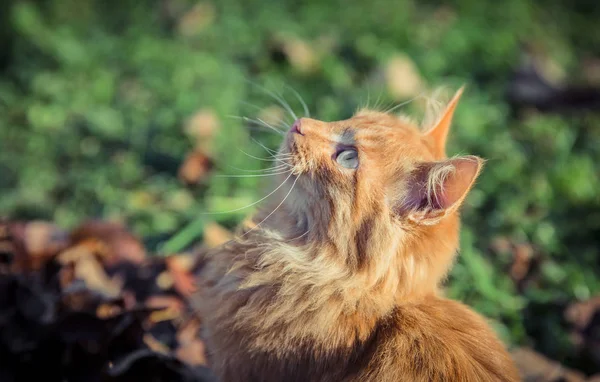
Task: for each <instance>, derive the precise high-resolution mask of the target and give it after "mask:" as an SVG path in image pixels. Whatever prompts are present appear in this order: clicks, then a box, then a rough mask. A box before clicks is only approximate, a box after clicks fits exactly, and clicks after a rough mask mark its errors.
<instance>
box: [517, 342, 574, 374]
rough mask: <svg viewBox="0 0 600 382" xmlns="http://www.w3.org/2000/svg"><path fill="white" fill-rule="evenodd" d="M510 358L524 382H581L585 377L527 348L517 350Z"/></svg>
mask: <svg viewBox="0 0 600 382" xmlns="http://www.w3.org/2000/svg"><path fill="white" fill-rule="evenodd" d="M512 357H513V359H514V361H515V363H516V365H517V368H518V369H519V371H520V372H521V376H522V377H523V380H525V381H540V382H541V381H544V382H583V381H585V375H584V374H582V373H579V372H577V371H574V370H570V369H567V368H565V367H564V366H562V365H561V364H559V363H558V362H555V361H552V360H550V359H548V358H546V357H544V356H543V355H541V354H539V353H536V352H535V351H533V350H531V349H528V348H518V349H516V350H514V351H513V352H512Z"/></svg>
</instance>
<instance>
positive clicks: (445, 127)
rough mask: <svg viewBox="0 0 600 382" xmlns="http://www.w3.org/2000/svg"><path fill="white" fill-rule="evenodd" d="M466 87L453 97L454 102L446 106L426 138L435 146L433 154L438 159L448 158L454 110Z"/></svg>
mask: <svg viewBox="0 0 600 382" xmlns="http://www.w3.org/2000/svg"><path fill="white" fill-rule="evenodd" d="M464 88H465V87H464V86H462V87H461V88H460V89H458V91H457V92H456V93H455V94H454V97H452V100H450V102H449V103H448V105H447V106H446V109H445V110H444V112H443V113H442V115H441V117H440V118H439V119H438V121H437V123H436V124H435V125H434V126H433V127H432V128H430V129H429V130H428V131H427V132H426V133H425V136H426V137H427V138H428V139H429V141H430V142H431V144H432V146H433V151H434V152H433V154H434V155H435V157H436V158H437V159H442V158H445V157H446V140H447V139H448V131H450V126H451V125H452V117H453V116H454V110H456V106H457V105H458V101H459V100H460V97H461V95H462V93H463V90H464Z"/></svg>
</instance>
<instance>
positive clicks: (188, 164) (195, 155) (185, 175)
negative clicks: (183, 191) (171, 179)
mask: <svg viewBox="0 0 600 382" xmlns="http://www.w3.org/2000/svg"><path fill="white" fill-rule="evenodd" d="M211 168H212V161H211V160H210V158H209V157H208V156H206V155H205V154H203V153H201V152H198V151H195V152H192V153H191V154H188V156H187V157H186V158H185V160H184V161H183V164H182V165H181V167H180V168H179V174H178V175H179V179H180V180H181V181H182V182H184V183H185V184H187V185H195V184H198V183H200V182H201V181H202V180H204V178H205V177H206V175H207V174H208V172H209V171H210V170H211Z"/></svg>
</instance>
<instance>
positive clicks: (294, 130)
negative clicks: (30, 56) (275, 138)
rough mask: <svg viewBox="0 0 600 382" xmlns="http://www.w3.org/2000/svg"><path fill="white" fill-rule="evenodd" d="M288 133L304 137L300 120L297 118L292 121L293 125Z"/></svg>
mask: <svg viewBox="0 0 600 382" xmlns="http://www.w3.org/2000/svg"><path fill="white" fill-rule="evenodd" d="M290 132H292V133H296V134H300V135H304V133H303V132H302V118H298V119H297V120H295V121H294V124H293V125H292V128H291V129H290Z"/></svg>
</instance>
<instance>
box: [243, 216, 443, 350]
mask: <svg viewBox="0 0 600 382" xmlns="http://www.w3.org/2000/svg"><path fill="white" fill-rule="evenodd" d="M273 221H274V222H277V219H275V220H273ZM287 224H288V225H286V224H285V223H284V222H283V221H279V222H278V224H270V225H265V226H262V227H254V228H253V229H252V230H251V231H250V232H248V233H247V234H246V235H244V236H243V237H242V238H240V239H238V240H237V241H235V242H234V245H236V246H239V248H238V249H237V250H236V251H237V252H238V253H243V256H239V257H238V260H237V265H236V266H235V268H237V269H246V270H247V271H245V272H242V273H241V274H240V275H241V276H242V277H241V280H240V285H239V286H240V288H241V289H242V290H246V291H255V292H257V293H256V296H260V297H259V298H258V297H257V298H256V299H252V301H253V303H255V304H256V305H257V306H260V307H261V309H256V310H252V309H249V310H248V312H252V313H251V314H255V315H256V317H254V318H248V317H246V318H245V320H246V321H247V322H248V321H250V322H254V324H255V325H256V327H255V329H256V330H258V331H262V332H269V330H271V329H272V328H273V327H275V326H277V325H281V324H282V322H284V323H286V324H287V328H288V335H289V338H291V339H294V338H295V339H296V340H297V339H306V338H312V339H315V340H327V339H331V338H332V337H334V338H338V337H339V338H348V337H347V335H346V334H347V332H348V331H350V332H354V333H356V336H357V338H359V339H364V338H366V336H368V335H369V333H370V330H371V328H372V325H375V323H376V322H377V321H378V320H380V319H381V318H382V317H385V316H386V315H387V314H389V313H390V312H392V311H393V309H394V308H395V307H397V306H399V305H402V304H411V303H415V302H417V301H418V300H423V299H425V298H427V297H428V296H431V295H432V294H436V293H437V284H438V279H439V278H440V277H441V276H440V275H441V274H445V272H446V270H445V269H444V268H447V266H445V267H444V266H443V265H440V264H442V263H447V262H449V261H450V260H443V259H442V260H441V261H440V262H439V263H436V258H437V257H436V256H434V254H433V253H432V251H439V248H437V247H435V248H434V247H432V246H431V245H432V244H433V245H435V246H438V247H439V246H440V245H442V246H449V247H452V246H453V245H454V244H453V243H441V242H439V240H438V242H435V243H432V240H431V239H432V238H431V237H429V236H428V235H431V234H432V232H428V231H425V232H423V235H422V237H418V238H414V237H399V236H395V235H392V233H388V234H382V235H379V236H378V237H377V238H376V240H375V241H373V240H369V243H367V244H368V245H366V246H365V247H364V248H363V250H364V251H368V253H357V252H356V251H355V250H351V249H350V248H351V247H353V246H355V244H356V243H357V241H356V239H355V237H356V232H357V230H353V229H349V228H348V224H346V226H345V230H344V231H345V232H350V233H351V234H346V235H347V237H343V235H342V234H340V235H342V237H337V238H335V240H330V241H327V242H316V241H311V240H308V241H303V240H294V238H295V237H294V236H291V235H296V234H297V231H295V230H294V229H293V227H296V226H298V224H292V223H290V220H289V219H288V223H287ZM372 224H377V222H373V223H372ZM377 228H378V229H379V228H380V226H377ZM373 229H375V228H374V227H371V228H370V229H369V231H372V230H373ZM340 232H342V231H340ZM341 243H346V244H347V245H342V244H341ZM352 251H354V253H353V255H354V256H363V257H364V258H365V259H366V260H365V261H364V262H362V263H361V264H359V263H357V262H354V261H352V262H349V261H348V256H349V253H350V252H352ZM446 252H448V251H447V250H446ZM450 252H452V251H450ZM342 332H343V333H342ZM344 333H345V334H344ZM342 334H344V335H342Z"/></svg>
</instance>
